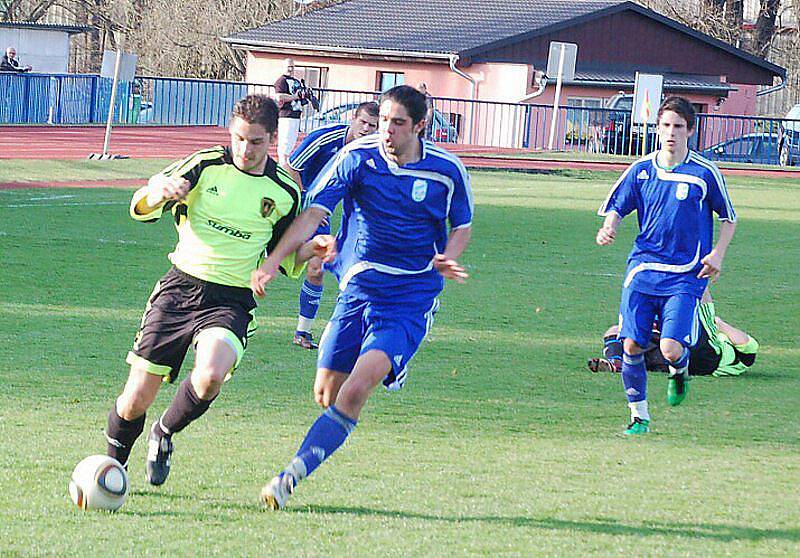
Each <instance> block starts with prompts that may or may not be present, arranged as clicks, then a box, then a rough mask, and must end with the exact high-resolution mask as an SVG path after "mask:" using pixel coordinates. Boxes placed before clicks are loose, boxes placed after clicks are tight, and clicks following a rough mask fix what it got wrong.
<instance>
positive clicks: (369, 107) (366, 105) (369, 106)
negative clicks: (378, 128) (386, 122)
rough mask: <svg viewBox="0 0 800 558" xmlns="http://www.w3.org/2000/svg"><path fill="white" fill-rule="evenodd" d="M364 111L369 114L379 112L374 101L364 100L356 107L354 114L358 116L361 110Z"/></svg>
mask: <svg viewBox="0 0 800 558" xmlns="http://www.w3.org/2000/svg"><path fill="white" fill-rule="evenodd" d="M362 111H363V112H366V113H367V114H368V115H370V116H378V113H379V112H380V110H379V107H378V103H376V102H375V101H365V102H363V103H361V104H360V105H358V106H357V107H356V112H355V115H356V116H358V115H359V114H361V112H362Z"/></svg>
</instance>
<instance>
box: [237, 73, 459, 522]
mask: <svg viewBox="0 0 800 558" xmlns="http://www.w3.org/2000/svg"><path fill="white" fill-rule="evenodd" d="M425 112H426V106H425V96H424V95H423V94H422V93H420V92H419V91H417V90H416V89H414V88H413V87H409V86H405V85H401V86H397V87H393V88H392V89H389V90H388V91H386V92H385V93H384V94H383V96H382V97H381V102H380V118H379V123H378V129H379V134H377V135H373V136H368V137H364V138H361V139H359V140H356V141H354V142H352V143H350V144H348V145H347V146H346V147H345V148H344V149H343V150H342V151H340V152H339V154H338V155H337V156H336V159H335V161H334V163H333V165H332V166H331V167H330V168H329V169H328V170H327V171H326V172H325V174H324V175H322V176H320V177H319V179H318V180H317V182H316V183H315V186H314V188H312V190H311V191H310V192H309V197H310V199H309V202H308V204H307V205H308V207H307V208H306V209H305V211H303V213H302V214H301V215H300V216H299V217H298V218H297V220H296V221H295V223H294V224H293V226H292V227H290V229H289V230H288V231H287V232H286V235H285V236H284V237H283V238H282V241H281V242H280V243H279V244H278V246H277V247H276V248H275V250H273V252H271V253H270V255H269V257H268V258H267V259H266V260H265V261H264V263H263V264H262V265H261V266H260V267H259V268H258V269H257V270H255V271H254V272H253V274H252V279H251V286H252V289H253V292H254V293H255V294H256V296H263V295H264V286H265V285H266V284H267V283H268V282H269V281H271V280H272V278H273V277H274V276H275V275H276V273H277V271H276V270H277V266H278V262H279V261H280V258H281V254H289V253H291V252H292V251H293V250H294V249H295V248H294V247H295V246H296V245H299V244H300V243H302V242H303V241H304V240H305V239H307V238H308V237H309V235H310V234H311V233H312V232H314V230H316V228H317V227H318V226H319V224H320V223H321V222H322V220H323V219H324V218H325V217H327V216H329V215H330V213H331V212H332V211H333V209H334V208H335V207H336V205H337V204H338V203H339V201H340V200H342V199H343V200H344V202H343V214H342V227H341V229H340V230H339V233H338V235H337V249H338V253H337V255H336V257H335V259H334V260H333V261H332V262H331V263H330V264H329V266H328V267H329V269H330V271H332V273H334V274H335V275H336V277H337V279H338V281H339V290H340V292H339V298H338V300H337V303H336V308H335V310H334V312H333V316H332V317H331V319H330V322H329V323H328V326H327V327H326V328H325V332H324V333H323V334H322V338H321V339H320V347H319V356H318V360H317V379H316V382H315V385H314V393H315V397H316V399H317V402H319V403H320V404H321V405H322V406H323V407H326V408H327V409H326V410H325V412H323V413H322V415H321V416H320V417H319V418H318V419H317V420H316V422H315V423H314V424H313V425H312V426H311V428H310V429H309V431H308V434H306V437H305V439H304V441H303V443H302V444H301V446H300V449H299V450H298V451H297V454H296V455H295V457H294V458H293V459H292V460H291V462H290V463H289V465H288V466H287V467H286V468H285V469H284V470H283V471H282V472H281V473H280V474H279V475H277V476H276V477H275V478H274V479H272V481H271V482H270V483H269V484H267V485H266V486H265V487H264V489H263V490H262V493H261V497H262V500H263V501H264V503H265V504H266V505H267V506H268V507H270V508H272V509H280V508H282V507H284V506H285V505H286V501H287V500H288V498H289V496H290V495H291V494H292V492H293V491H294V490H295V488H296V486H297V484H298V483H299V482H300V481H302V480H303V479H304V478H306V477H307V476H308V475H310V474H311V473H312V472H313V471H314V470H315V469H316V468H317V467H318V466H319V465H320V464H321V463H322V462H323V461H324V460H325V459H326V458H328V457H330V455H331V454H332V453H333V452H334V451H336V450H337V449H338V448H339V446H341V445H342V444H343V443H344V441H345V439H346V438H347V437H348V435H349V434H350V433H351V432H352V431H353V429H354V428H355V426H356V422H357V420H358V418H359V414H360V413H361V409H362V408H363V406H364V404H365V403H366V401H367V399H368V398H369V396H370V394H371V393H372V391H373V390H374V389H375V388H376V387H377V386H378V384H380V383H383V384H384V386H386V387H387V388H389V389H399V388H400V387H402V385H403V384H404V382H405V380H406V373H407V367H408V363H409V361H410V360H411V359H412V357H413V356H414V354H415V353H416V352H417V349H418V348H419V346H420V343H421V342H422V340H423V339H424V338H425V335H426V334H427V333H428V331H429V330H430V327H431V325H432V323H433V315H434V314H435V313H436V311H437V310H438V308H439V301H438V298H437V297H438V296H439V293H441V291H442V288H443V287H444V280H445V279H452V280H454V281H457V282H463V281H464V280H465V279H466V278H467V273H466V272H465V270H464V268H463V267H461V266H460V265H459V264H458V262H457V261H456V260H457V259H458V258H459V257H460V255H461V253H462V252H463V251H464V249H465V248H466V246H467V244H468V242H469V239H470V234H471V225H472V210H473V203H472V192H471V189H470V183H469V176H468V175H467V172H466V170H465V169H464V166H463V165H462V164H461V162H460V161H459V160H458V158H457V157H455V156H454V155H451V154H450V153H448V152H447V151H444V150H443V149H440V148H438V147H436V146H434V145H433V144H432V143H430V142H428V141H424V140H423V139H421V138H420V135H421V134H422V133H423V132H424V130H425ZM448 223H449V232H448Z"/></svg>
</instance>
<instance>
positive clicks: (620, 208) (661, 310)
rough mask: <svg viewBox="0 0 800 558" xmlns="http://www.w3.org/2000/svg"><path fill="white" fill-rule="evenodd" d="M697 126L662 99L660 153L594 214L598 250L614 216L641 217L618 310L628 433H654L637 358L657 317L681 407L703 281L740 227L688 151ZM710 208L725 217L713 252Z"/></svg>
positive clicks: (716, 178)
mask: <svg viewBox="0 0 800 558" xmlns="http://www.w3.org/2000/svg"><path fill="white" fill-rule="evenodd" d="M694 125H695V112H694V108H693V107H692V105H691V103H689V101H687V100H686V99H684V98H682V97H669V98H668V99H666V100H665V101H664V102H663V103H662V105H661V107H660V108H659V110H658V124H657V132H658V137H659V140H660V145H661V147H660V149H659V150H657V151H655V152H653V153H651V154H649V155H647V156H646V157H643V158H642V159H640V160H638V161H636V162H635V163H633V164H632V165H631V166H630V167H628V169H627V170H626V171H625V172H624V173H623V174H622V176H621V177H620V179H619V180H618V181H617V183H616V184H615V185H614V187H613V188H612V189H611V192H610V193H609V195H608V197H607V198H606V200H605V202H604V203H603V205H602V206H601V207H600V210H599V211H598V214H599V215H602V216H605V221H604V222H603V226H602V227H601V228H600V230H599V231H598V232H597V238H596V240H597V243H598V244H599V245H601V246H606V245H609V244H611V243H613V242H614V239H615V238H616V231H617V226H618V225H619V222H620V220H621V219H622V218H624V217H625V216H626V215H628V214H629V213H631V212H633V211H636V213H637V218H638V221H639V234H638V236H637V237H636V240H635V241H634V243H633V249H632V250H631V253H630V255H629V256H628V267H627V270H626V272H625V280H624V281H623V284H622V301H621V303H620V310H619V319H620V331H619V337H620V338H621V339H623V340H624V341H623V350H624V354H623V361H622V381H623V384H624V386H625V393H626V395H627V397H628V406H629V407H630V410H631V423H630V425H629V426H628V428H627V429H626V430H625V434H644V433H646V432H649V430H650V414H649V412H648V408H647V372H646V371H645V359H644V355H643V354H642V352H643V351H644V347H646V346H647V343H648V341H649V340H650V334H651V328H652V325H653V319H654V318H655V317H656V316H657V315H658V316H659V317H660V323H661V340H660V343H659V345H660V348H661V352H662V354H663V355H664V358H665V359H666V360H667V362H668V363H669V371H670V373H669V379H668V383H667V402H668V403H669V404H670V405H679V404H680V403H681V402H682V401H683V400H684V398H685V397H686V395H687V393H688V388H689V385H688V383H687V381H688V379H689V373H688V364H689V352H690V348H691V347H692V345H694V344H695V342H696V341H697V338H698V335H699V320H698V315H697V311H698V310H697V309H698V305H699V303H700V297H701V296H702V294H703V291H704V290H705V288H706V285H707V284H708V280H709V279H711V280H712V281H713V280H716V278H717V276H718V275H719V273H720V271H721V270H722V261H723V259H724V257H725V252H726V251H727V249H728V245H729V244H730V242H731V239H732V238H733V233H734V230H735V228H736V213H735V212H734V210H733V205H732V204H731V200H730V198H729V196H728V191H727V188H726V187H725V181H724V179H723V178H722V175H721V174H720V172H719V169H717V167H716V166H715V165H714V163H712V162H710V161H708V160H706V159H704V158H703V157H701V156H700V155H698V154H697V153H695V152H693V151H690V150H689V137H690V136H691V135H692V133H693V132H694ZM712 212H713V213H716V214H717V215H718V217H719V219H720V221H721V224H720V229H719V237H718V239H717V243H716V245H714V246H713V247H712V243H713V237H714V222H713V215H712Z"/></svg>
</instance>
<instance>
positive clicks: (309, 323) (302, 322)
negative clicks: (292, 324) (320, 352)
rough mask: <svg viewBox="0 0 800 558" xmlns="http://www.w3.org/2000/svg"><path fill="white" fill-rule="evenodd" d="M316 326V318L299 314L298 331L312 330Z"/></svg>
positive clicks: (308, 331) (307, 331)
mask: <svg viewBox="0 0 800 558" xmlns="http://www.w3.org/2000/svg"><path fill="white" fill-rule="evenodd" d="M312 327H314V318H306V317H305V316H297V331H305V332H306V333H310V332H311V328H312Z"/></svg>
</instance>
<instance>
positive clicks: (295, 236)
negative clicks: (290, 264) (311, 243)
mask: <svg viewBox="0 0 800 558" xmlns="http://www.w3.org/2000/svg"><path fill="white" fill-rule="evenodd" d="M326 216H327V214H326V213H325V211H323V210H322V209H320V208H318V207H309V208H308V209H306V210H305V211H303V212H302V213H301V214H300V215H298V217H297V219H295V220H294V222H293V223H292V224H291V226H290V227H289V228H288V229H287V231H286V232H285V233H284V235H283V236H282V237H281V240H280V242H278V245H277V246H276V247H275V249H274V250H273V251H272V252H271V253H270V255H269V256H268V257H267V259H266V260H264V262H263V263H262V264H261V265H260V266H259V267H258V268H257V269H255V270H253V273H251V274H250V288H251V289H252V290H253V294H255V295H256V296H257V297H263V296H264V295H265V294H266V291H265V290H264V287H266V285H267V283H269V282H270V281H272V280H273V279H274V278H275V275H276V274H277V273H278V267H279V266H280V264H281V262H282V261H283V260H284V259H285V258H286V257H287V256H288V255H289V254H291V253H292V252H297V250H298V248H300V247H301V246H302V245H303V244H304V243H305V241H306V239H307V238H308V237H309V236H311V235H312V234H313V233H314V231H316V230H317V227H319V224H320V223H321V222H322V220H323V219H324V218H325V217H326ZM312 240H313V239H312ZM334 255H335V249H334ZM325 257H327V258H330V259H333V256H332V255H326V256H325ZM324 259H325V258H323V260H324ZM327 261H329V260H327Z"/></svg>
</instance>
